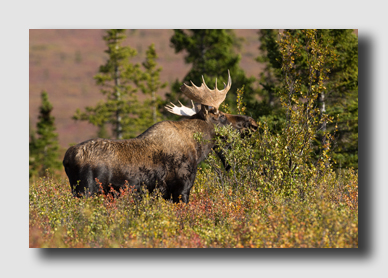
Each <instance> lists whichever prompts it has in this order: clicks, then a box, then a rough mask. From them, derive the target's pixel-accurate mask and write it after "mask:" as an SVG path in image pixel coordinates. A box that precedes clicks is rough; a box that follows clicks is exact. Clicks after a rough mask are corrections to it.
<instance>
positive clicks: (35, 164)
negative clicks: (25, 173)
mask: <svg viewBox="0 0 388 278" xmlns="http://www.w3.org/2000/svg"><path fill="white" fill-rule="evenodd" d="M41 98H42V105H41V106H40V108H39V117H38V118H39V121H38V123H37V130H36V134H35V131H34V130H32V128H31V125H30V142H29V152H30V159H29V162H30V177H31V176H32V175H38V176H44V175H45V174H46V171H48V173H50V174H53V173H54V172H55V170H57V169H60V167H61V163H60V161H59V143H58V134H57V133H56V132H55V130H56V128H55V118H54V117H53V116H52V115H51V112H52V110H53V106H52V104H51V103H50V102H49V100H48V94H47V92H45V91H43V92H42V94H41Z"/></svg>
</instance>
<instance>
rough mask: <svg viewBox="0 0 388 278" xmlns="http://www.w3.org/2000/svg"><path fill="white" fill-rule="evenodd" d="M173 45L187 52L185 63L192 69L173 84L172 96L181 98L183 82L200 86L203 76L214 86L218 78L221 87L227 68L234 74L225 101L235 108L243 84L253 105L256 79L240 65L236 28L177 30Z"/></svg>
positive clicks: (225, 80)
mask: <svg viewBox="0 0 388 278" xmlns="http://www.w3.org/2000/svg"><path fill="white" fill-rule="evenodd" d="M170 41H171V44H172V46H173V47H174V49H175V52H176V53H179V52H182V51H185V52H187V54H186V56H185V62H186V63H187V64H191V65H192V68H191V70H190V71H189V72H188V73H187V75H186V76H185V77H184V78H183V80H181V81H178V80H177V81H176V82H175V83H174V84H173V86H172V93H171V94H170V95H168V97H169V98H171V99H176V98H179V97H180V96H181V95H180V90H179V88H180V86H181V85H182V82H190V80H191V81H193V82H194V84H196V85H197V86H199V85H200V84H201V83H202V78H201V76H202V75H203V77H204V79H205V82H206V84H207V85H208V86H209V87H210V88H211V89H212V88H213V87H214V84H215V81H216V78H217V87H218V88H220V89H222V88H223V87H224V85H223V84H224V83H227V79H228V74H227V72H228V70H229V71H230V75H231V77H232V88H231V90H230V91H229V93H228V95H227V98H226V100H225V103H227V104H228V105H229V106H230V107H231V108H232V109H233V110H235V105H236V104H235V103H236V96H237V89H238V88H239V89H241V88H242V87H244V97H245V101H246V102H247V106H248V107H250V105H252V103H254V102H255V100H254V97H253V95H254V89H253V87H252V85H253V83H254V82H255V78H248V77H246V75H245V73H244V71H243V70H242V69H241V68H240V67H239V62H240V60H241V56H240V55H239V54H236V52H235V49H236V48H238V46H239V40H238V38H237V37H236V36H235V34H234V32H233V30H224V29H192V30H185V31H184V30H174V35H173V36H172V37H171V40H170Z"/></svg>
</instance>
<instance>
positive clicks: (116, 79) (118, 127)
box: [114, 34, 123, 139]
mask: <svg viewBox="0 0 388 278" xmlns="http://www.w3.org/2000/svg"><path fill="white" fill-rule="evenodd" d="M116 42H117V34H116ZM118 48H119V46H118V45H117V44H116V49H118ZM119 74H120V72H119V67H118V65H117V61H115V72H114V82H115V94H116V100H117V101H120V100H121V94H120V89H119V86H120V76H119ZM120 110H121V109H120V106H118V108H117V110H116V139H123V134H122V133H123V132H122V126H121V111H120Z"/></svg>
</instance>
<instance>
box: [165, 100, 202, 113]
mask: <svg viewBox="0 0 388 278" xmlns="http://www.w3.org/2000/svg"><path fill="white" fill-rule="evenodd" d="M178 102H179V104H180V105H181V107H178V106H176V105H175V104H174V103H172V102H170V103H171V105H167V106H165V108H166V110H167V111H168V112H170V113H172V114H176V115H179V116H193V115H194V114H196V113H197V111H196V110H195V105H194V102H193V101H191V103H192V105H193V108H189V107H186V106H184V105H183V104H182V103H181V102H180V101H179V100H178Z"/></svg>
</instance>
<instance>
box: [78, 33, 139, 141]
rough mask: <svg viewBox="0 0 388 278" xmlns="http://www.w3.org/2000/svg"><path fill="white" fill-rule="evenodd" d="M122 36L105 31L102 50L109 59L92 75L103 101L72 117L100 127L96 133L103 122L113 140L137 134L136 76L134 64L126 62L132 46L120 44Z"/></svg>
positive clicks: (101, 130) (102, 131) (101, 128)
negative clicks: (99, 88)
mask: <svg viewBox="0 0 388 278" xmlns="http://www.w3.org/2000/svg"><path fill="white" fill-rule="evenodd" d="M125 38H126V35H125V30H122V29H111V30H108V31H107V33H106V35H105V36H104V37H103V39H104V40H105V41H106V44H107V47H108V49H107V50H106V51H105V52H106V53H107V54H108V55H109V59H108V60H107V62H106V63H105V64H104V65H101V66H100V69H99V73H98V74H97V75H95V76H94V79H95V80H96V83H97V85H99V86H101V88H102V89H101V92H102V93H103V94H104V95H105V96H106V101H101V102H99V103H98V104H97V105H96V106H94V107H89V106H88V107H86V108H85V112H81V111H80V110H79V109H78V110H77V111H76V113H75V115H74V116H73V119H75V120H83V121H88V122H89V123H91V124H93V125H95V126H98V127H99V128H100V131H99V135H101V134H106V132H105V131H104V128H105V125H110V126H111V127H112V134H113V136H114V137H115V138H116V139H123V138H132V137H135V136H136V135H137V133H138V128H137V121H139V118H136V117H135V115H138V114H139V103H138V100H137V97H136V95H135V92H136V91H137V88H136V86H134V84H135V82H136V80H138V79H139V78H140V69H139V65H138V64H135V65H134V64H132V63H130V61H129V59H130V58H131V57H134V56H135V55H137V52H136V50H135V49H133V48H131V47H129V46H123V45H122V44H123V42H124V40H125Z"/></svg>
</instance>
